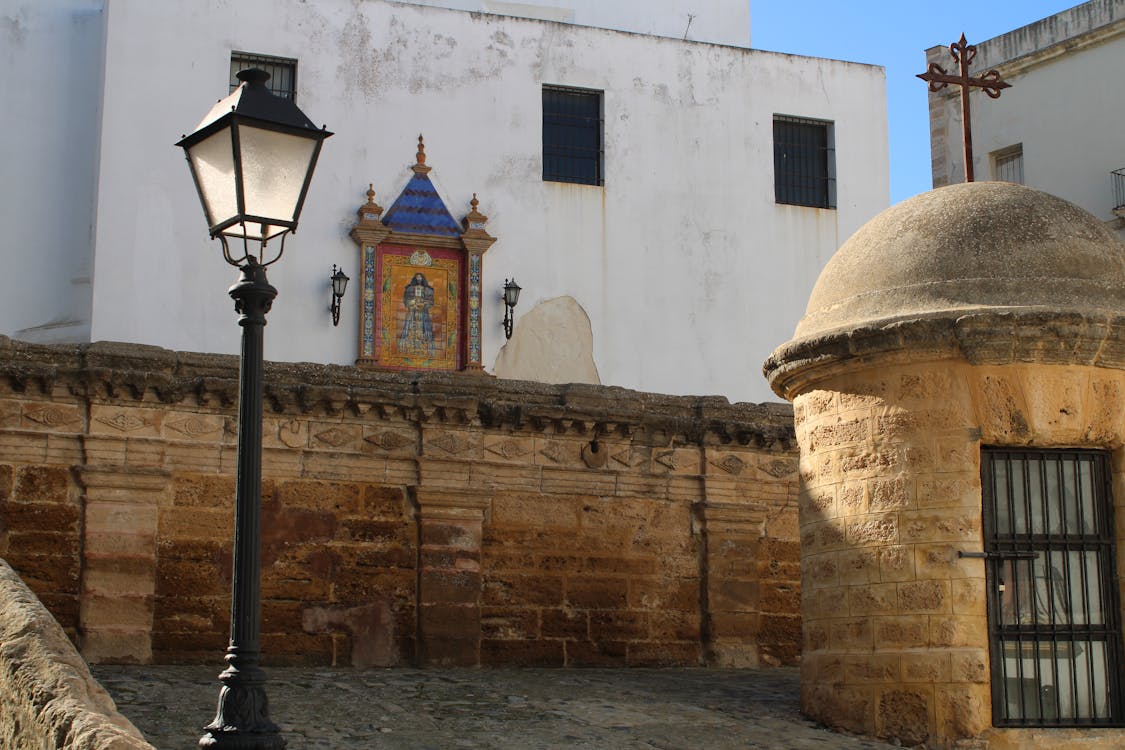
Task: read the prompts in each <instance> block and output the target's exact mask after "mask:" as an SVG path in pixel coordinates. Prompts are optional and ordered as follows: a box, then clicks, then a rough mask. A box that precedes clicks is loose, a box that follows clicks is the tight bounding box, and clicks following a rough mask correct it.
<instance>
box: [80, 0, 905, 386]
mask: <svg viewBox="0 0 1125 750" xmlns="http://www.w3.org/2000/svg"><path fill="white" fill-rule="evenodd" d="M108 13H109V22H108V32H107V43H106V75H105V78H106V85H105V97H104V119H103V124H102V136H101V146H100V172H99V188H98V193H97V195H98V203H97V217H98V220H97V236H96V247H97V251H96V260H95V269H94V278H95V291H94V300H93V321H94V322H93V331H92V337H93V338H94V339H108V340H122V341H135V342H141V343H149V344H156V345H160V346H165V347H169V348H173V349H186V350H202V351H220V352H236V351H237V350H238V335H239V328H238V326H237V325H236V323H235V315H234V312H233V310H232V306H231V302H230V300H229V298H228V297H227V295H226V289H227V287H228V286H229V285H230V284H231V283H233V281H234V280H235V278H236V272H235V270H234V269H232V268H230V267H228V266H226V265H225V264H224V263H223V262H222V260H221V259H220V254H219V248H218V247H217V245H215V244H213V243H210V242H209V241H208V240H207V239H206V232H205V228H204V220H203V215H202V210H201V209H200V207H199V205H198V199H197V198H196V196H195V194H194V191H193V188H192V185H191V181H190V178H189V175H188V170H187V168H186V166H185V164H184V162H183V156H182V153H181V152H180V151H179V150H178V149H176V148H174V147H173V146H172V144H173V143H174V142H175V141H176V140H177V139H178V138H179V136H180V135H181V133H184V132H187V131H190V130H191V129H192V128H194V126H195V124H196V123H197V122H198V121H199V119H200V118H201V117H202V116H203V114H204V113H205V112H206V110H207V108H208V107H209V106H210V104H211V103H212V102H213V101H214V100H215V99H216V98H218V97H220V96H223V95H225V94H226V91H227V88H226V87H227V77H228V64H229V57H230V52H231V50H232V49H237V50H246V51H253V52H261V53H264V54H273V55H281V56H288V57H295V58H298V59H299V60H300V63H299V73H298V79H299V86H300V89H299V102H300V105H301V107H302V109H303V110H304V111H305V112H306V113H308V114H309V115H310V116H311V117H312V119H313V120H314V121H316V122H318V123H321V122H323V123H327V124H328V126H329V129H331V130H334V131H336V133H337V134H336V135H335V136H334V137H332V138H331V139H329V140H328V141H327V142H326V145H325V149H324V152H323V155H322V157H321V161H320V165H319V167H318V170H317V174H316V176H315V178H314V180H313V184H312V188H311V190H310V193H309V197H308V201H307V203H306V208H305V213H304V215H303V216H302V220H301V227H300V232H299V234H298V235H297V236H296V237H295V238H294V239H293V241H292V243H291V247H290V249H289V250H287V253H286V257H285V258H284V259H283V260H282V261H281V262H280V263H278V264H277V265H276V266H274V267H273V268H271V271H270V279H271V281H272V283H273V284H274V285H275V286H277V287H278V289H279V290H280V295H279V297H278V299H277V302H276V303H275V305H274V309H273V311H272V312H271V314H270V318H269V321H270V324H269V326H268V328H267V334H266V356H267V357H269V358H272V359H279V360H310V361H320V362H336V363H351V362H353V361H354V359H355V356H356V340H357V337H358V307H357V305H358V299H357V294H356V291H355V290H356V289H357V288H358V284H356V283H355V282H353V287H352V291H350V292H349V294H348V296H347V297H346V298H345V299H344V314H343V316H342V320H341V324H340V327H339V328H333V327H332V325H331V321H330V317H329V314H328V311H327V306H328V302H329V292H328V276H329V274H330V272H331V268H332V265H333V264H334V263H335V264H337V265H341V266H343V267H344V268H345V270H346V271H347V272H348V273H349V275H351V277H352V278H353V279H358V277H359V267H358V259H359V250H358V248H357V247H356V246H355V245H354V243H353V242H352V241H351V240H350V239H349V238H348V236H347V233H348V230H349V228H350V227H351V225H352V223H353V222H354V220H355V211H356V209H357V208H358V206H359V205H360V204H362V203H363V201H364V191H365V190H366V189H367V183H368V182H374V183H375V189H376V191H377V192H378V196H377V200H378V201H379V202H380V203H381V204H382V205H383V206H384V207H389V206H390V204H391V202H392V201H393V200H394V198H395V197H396V196H397V195H398V193H399V191H400V190H401V189H402V187H403V185H404V184H405V183H406V181H407V179H408V177H409V176H410V172H409V170H408V165H409V164H410V163H412V162H413V159H414V150H415V141H416V138H417V135H418V133H419V132H423V133H425V135H426V142H427V152H428V154H429V163H430V164H431V165H432V166H433V167H434V171H433V172H432V173H431V175H430V176H431V178H432V179H433V181H434V183H435V185H436V186H437V188H438V190H439V192H440V193H441V194H442V196H443V197H444V198H445V200H446V202H447V204H448V206H449V208H450V210H451V211H452V212H453V213H454V216H455V217H456V218H460V217H461V216H462V215H464V213H465V212H466V211H467V210H468V201H469V199H470V198H471V196H472V193H473V192H477V193H479V194H480V200H481V210H482V211H483V212H484V213H486V214H488V215H489V216H490V218H491V220H490V222H489V224H488V230H489V231H490V232H491V233H492V234H493V235H495V236H497V237H499V241H498V242H497V243H496V245H494V246H493V248H492V249H491V250H490V251H489V252H488V254H487V255H486V256H485V259H484V287H485V299H484V305H483V329H484V339H483V361H484V363H485V366H486V367H491V365H492V363H493V362H494V361H495V359H496V356H497V353H498V352H499V350H500V347H501V346H502V345H503V343H504V338H503V332H502V329H501V325H500V321H501V318H502V315H503V306H502V305H501V304H500V302H499V296H500V291H501V287H502V285H503V281H504V278H505V277H506V276H514V277H515V278H517V279H518V280H519V282H520V284H521V285H522V286H523V288H524V292H523V297H522V298H521V301H520V307H519V308H517V311H516V317H517V323H516V324H517V328H518V325H519V317H520V315H522V314H523V313H524V312H525V311H528V310H530V309H532V308H533V307H534V306H535V305H536V304H537V303H538V302H542V301H545V300H550V299H553V298H556V297H560V296H569V297H572V298H574V299H575V300H576V301H577V303H578V304H579V305H581V306H582V308H583V309H584V310H585V312H586V314H587V315H588V316H589V318H590V321H591V326H592V330H593V346H594V352H593V355H594V361H595V364H596V368H597V371H598V372H599V373H600V375H601V379H602V382H605V383H610V384H615V385H623V386H627V387H631V388H639V389H644V390H651V391H663V392H670V393H708V394H709V393H717V394H723V395H726V396H728V397H729V398H731V399H732V400H766V399H772V395H771V394H770V392H769V390H768V388H767V387H766V385H765V382H764V380H763V379H762V377H761V374H760V367H761V363H762V361H763V360H764V359H765V357H766V356H767V355H768V354H769V353H770V351H772V349H773V348H774V347H775V346H776V345H777V344H779V343H781V342H783V341H785V340H787V339H788V338H789V337H790V336H791V334H792V331H793V327H794V326H795V324H796V321H797V320H798V319H799V318H800V317H801V315H802V314H803V312H804V303H805V300H806V299H807V298H808V294H809V292H810V290H811V288H812V285H813V283H814V281H815V279H816V277H817V275H818V273H819V270H820V268H821V266H822V265H823V264H824V263H825V262H826V261H827V259H828V258H829V257H830V256H831V255H832V254H833V253H834V252H835V250H836V248H837V247H838V246H839V245H840V244H841V243H842V242H843V240H844V239H846V238H847V237H848V235H850V234H851V232H853V231H854V230H855V229H857V228H858V227H859V226H860V225H861V224H862V223H863V222H865V221H866V220H867V219H868V218H870V217H871V216H873V215H874V214H875V213H877V212H878V211H879V210H881V209H882V208H884V207H885V206H886V205H887V201H888V197H887V196H888V178H887V152H886V142H887V139H886V109H885V98H884V77H883V71H882V69H881V68H876V67H871V66H864V65H856V64H850V63H840V62H834V61H827V60H819V59H813V58H806V57H798V56H790V55H783V54H778V53H772V52H760V51H753V50H746V49H736V48H731V47H720V46H714V45H708V44H700V43H684V42H681V41H677V40H671V39H663V38H658V37H645V36H639V35H635V34H622V33H618V32H613V31H607V30H599V29H590V28H581V27H575V26H567V25H560V24H553V23H542V22H535V21H528V20H522V19H516V18H509V17H503V16H495V15H482V14H472V15H470V14H465V13H461V12H457V11H450V10H443V9H437V8H429V7H422V6H411V5H394V4H385V3H382V2H375V1H374V0H369V1H368V2H364V3H359V4H355V3H352V2H348V1H347V0H322V1H321V2H317V3H307V4H306V3H300V4H298V3H286V4H277V3H274V2H271V1H270V0H242V1H241V2H239V3H229V2H225V1H223V0H192V2H184V3H183V4H182V9H181V10H180V12H178V13H175V14H171V13H170V12H169V10H168V5H167V4H166V3H151V2H148V1H147V0H113V1H112V3H111V4H110V5H109V11H108ZM266 17H270V18H272V19H273V23H271V24H263V23H262V22H261V19H262V18H266ZM173 21H174V22H173ZM543 84H562V85H570V86H585V87H591V88H597V89H603V90H605V92H606V93H605V134H606V137H605V141H606V142H605V151H606V156H605V163H606V179H605V187H604V188H601V187H588V186H575V185H564V184H558V183H547V182H543V181H542V179H541V169H542V162H541V111H540V110H541V87H542V85H543ZM138 104H140V106H138ZM774 113H783V114H791V115H803V116H808V117H817V118H824V119H829V120H834V121H835V123H836V125H835V129H836V160H837V172H838V179H839V183H838V185H839V187H838V195H839V209H838V210H823V209H813V208H801V207H793V206H780V205H777V204H775V203H774V197H773V156H772V118H773V114H774Z"/></svg>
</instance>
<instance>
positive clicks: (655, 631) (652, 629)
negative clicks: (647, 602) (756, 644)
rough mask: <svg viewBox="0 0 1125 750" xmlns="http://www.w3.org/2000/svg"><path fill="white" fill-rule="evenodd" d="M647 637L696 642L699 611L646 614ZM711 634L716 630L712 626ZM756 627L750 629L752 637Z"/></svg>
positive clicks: (657, 611)
mask: <svg viewBox="0 0 1125 750" xmlns="http://www.w3.org/2000/svg"><path fill="white" fill-rule="evenodd" d="M648 618H649V638H650V639H651V640H653V641H658V642H662V643H663V642H667V641H692V642H698V641H699V637H700V622H699V612H698V611H695V612H684V611H680V612H676V611H670V612H669V611H661V610H655V611H653V612H650V613H649V614H648ZM711 632H712V633H713V634H714V633H715V632H716V631H715V628H714V627H712V631H711ZM756 632H757V628H755V629H754V630H753V631H751V633H750V636H751V637H752V636H753V635H754V634H755V633H756Z"/></svg>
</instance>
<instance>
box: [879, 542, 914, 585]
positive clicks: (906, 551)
mask: <svg viewBox="0 0 1125 750" xmlns="http://www.w3.org/2000/svg"><path fill="white" fill-rule="evenodd" d="M878 552H879V579H880V580H882V581H884V582H887V583H889V582H891V581H912V580H914V578H915V571H914V557H915V555H914V547H913V545H901V546H899V545H896V546H891V547H881V548H879V550H878Z"/></svg>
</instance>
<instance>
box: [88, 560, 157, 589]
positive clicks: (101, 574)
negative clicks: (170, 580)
mask: <svg viewBox="0 0 1125 750" xmlns="http://www.w3.org/2000/svg"><path fill="white" fill-rule="evenodd" d="M154 551H155V550H153V552H154ZM155 569H156V557H155V555H154V554H151V552H150V554H148V555H139V556H136V557H120V556H116V555H114V556H109V557H106V556H101V555H97V554H93V553H91V552H90V551H89V550H87V552H86V555H85V556H84V559H83V567H82V590H83V592H84V593H87V594H101V595H106V596H115V595H130V594H132V595H138V596H148V595H151V594H152V593H153V583H154V578H155V572H156V571H155Z"/></svg>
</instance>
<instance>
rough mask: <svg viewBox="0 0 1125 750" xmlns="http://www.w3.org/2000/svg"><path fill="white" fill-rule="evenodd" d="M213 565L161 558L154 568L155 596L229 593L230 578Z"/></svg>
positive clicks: (193, 595) (218, 594)
mask: <svg viewBox="0 0 1125 750" xmlns="http://www.w3.org/2000/svg"><path fill="white" fill-rule="evenodd" d="M224 573H227V571H221V570H218V569H216V567H214V566H210V565H204V564H201V563H199V562H198V561H194V560H161V561H160V564H159V565H158V566H157V568H156V576H155V583H154V584H151V585H154V586H155V589H154V590H155V593H156V595H157V596H160V597H164V596H173V597H177V596H178V597H196V596H221V595H223V594H229V593H230V578H229V577H228V575H224Z"/></svg>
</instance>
